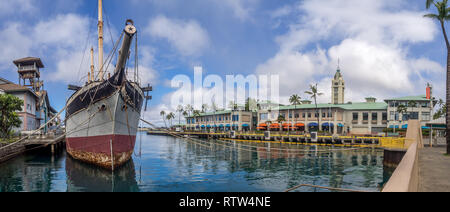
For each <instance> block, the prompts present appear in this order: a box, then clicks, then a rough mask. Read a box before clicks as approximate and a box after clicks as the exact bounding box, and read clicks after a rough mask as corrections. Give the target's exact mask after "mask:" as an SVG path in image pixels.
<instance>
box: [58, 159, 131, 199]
mask: <svg viewBox="0 0 450 212" xmlns="http://www.w3.org/2000/svg"><path fill="white" fill-rule="evenodd" d="M66 174H67V191H69V192H137V191H139V187H138V184H137V182H136V172H135V168H134V162H133V159H131V160H129V161H128V162H127V163H125V164H124V165H123V166H121V167H120V168H118V169H116V170H114V172H112V171H109V170H106V169H102V168H99V167H98V166H94V165H91V164H87V163H83V162H80V161H77V160H75V159H73V158H72V157H70V156H67V158H66Z"/></svg>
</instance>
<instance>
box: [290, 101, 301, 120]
mask: <svg viewBox="0 0 450 212" xmlns="http://www.w3.org/2000/svg"><path fill="white" fill-rule="evenodd" d="M300 100H301V98H300V96H299V95H297V94H293V95H292V96H291V97H290V98H289V102H290V103H291V104H293V105H294V122H295V123H297V117H295V111H296V110H297V105H299V104H301V102H300Z"/></svg>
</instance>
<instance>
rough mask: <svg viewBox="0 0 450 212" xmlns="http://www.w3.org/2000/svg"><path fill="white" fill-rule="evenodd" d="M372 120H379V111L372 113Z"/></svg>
mask: <svg viewBox="0 0 450 212" xmlns="http://www.w3.org/2000/svg"><path fill="white" fill-rule="evenodd" d="M372 120H373V121H377V120H378V113H372Z"/></svg>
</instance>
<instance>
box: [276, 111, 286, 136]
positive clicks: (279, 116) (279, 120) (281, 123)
mask: <svg viewBox="0 0 450 212" xmlns="http://www.w3.org/2000/svg"><path fill="white" fill-rule="evenodd" d="M284 121H286V118H285V117H284V116H282V115H278V118H277V122H278V124H280V133H281V131H283V122H284Z"/></svg>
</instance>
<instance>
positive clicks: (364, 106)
mask: <svg viewBox="0 0 450 212" xmlns="http://www.w3.org/2000/svg"><path fill="white" fill-rule="evenodd" d="M387 106H388V105H387V104H386V103H385V102H354V103H351V104H317V108H319V109H320V108H341V109H344V110H386V109H387ZM315 108H316V105H315V104H302V105H296V106H295V105H288V106H281V107H279V109H280V110H292V109H315Z"/></svg>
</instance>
